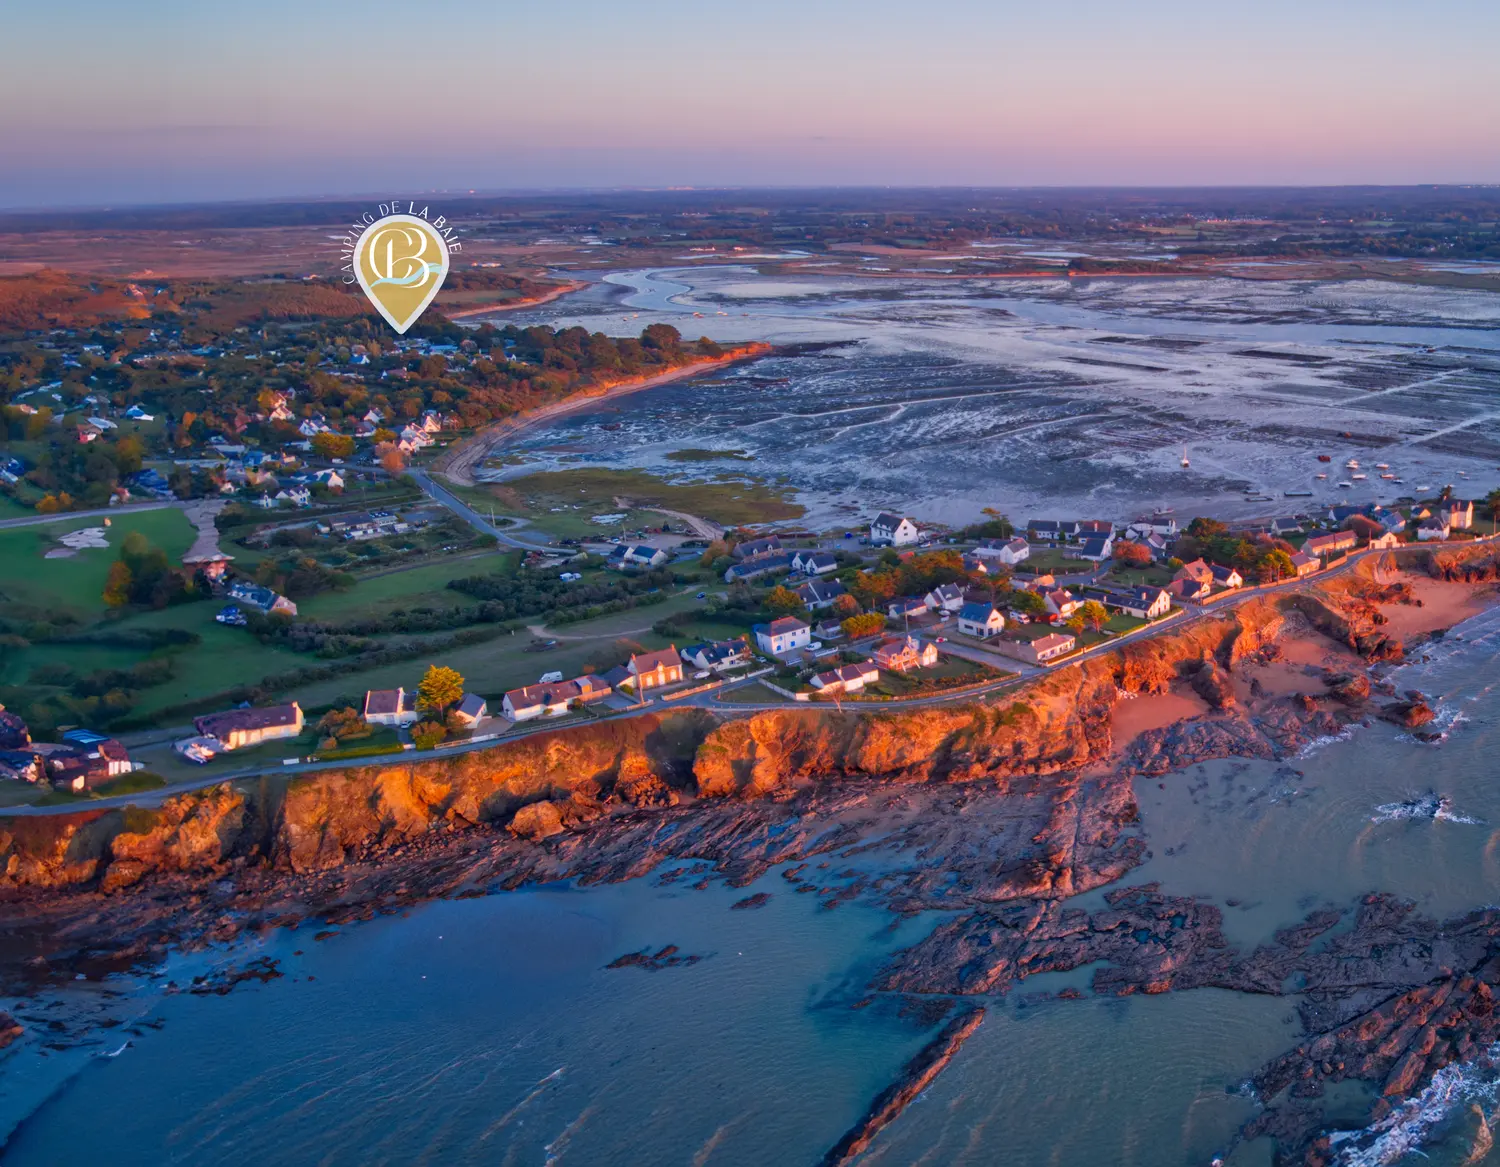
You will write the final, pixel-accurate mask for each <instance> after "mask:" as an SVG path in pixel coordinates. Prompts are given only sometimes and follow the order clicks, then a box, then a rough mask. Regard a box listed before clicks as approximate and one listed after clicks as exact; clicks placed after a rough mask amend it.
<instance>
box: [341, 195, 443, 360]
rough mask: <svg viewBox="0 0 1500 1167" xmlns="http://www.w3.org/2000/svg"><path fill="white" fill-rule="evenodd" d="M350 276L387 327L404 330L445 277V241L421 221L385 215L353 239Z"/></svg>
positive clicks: (421, 310)
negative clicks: (353, 276)
mask: <svg viewBox="0 0 1500 1167" xmlns="http://www.w3.org/2000/svg"><path fill="white" fill-rule="evenodd" d="M354 275H355V277H356V278H357V279H358V280H359V286H360V287H361V288H363V289H364V290H365V295H366V296H368V297H369V298H370V303H372V304H374V305H375V307H376V308H377V309H379V310H380V314H381V315H382V316H384V317H385V318H386V320H387V321H388V322H389V323H390V326H391V327H392V328H394V329H395V330H396V331H397V332H398V333H400V332H405V331H406V330H407V329H408V328H410V327H411V326H412V325H413V324H415V323H416V320H417V317H419V316H421V315H422V313H423V311H425V310H426V308H427V305H429V304H431V303H432V299H433V297H434V296H436V295H437V294H438V290H439V289H440V288H441V287H442V286H443V280H444V279H446V278H447V276H448V244H447V243H446V242H444V240H443V237H442V236H441V235H439V234H438V233H437V232H436V231H435V230H433V227H432V224H431V223H429V222H427V220H426V219H419V218H418V217H417V216H415V215H387V216H386V217H385V218H384V219H377V220H376V221H375V222H373V223H371V224H370V225H369V226H368V227H366V228H365V231H364V234H363V235H361V236H360V237H359V243H358V244H357V245H356V246H355V249H354Z"/></svg>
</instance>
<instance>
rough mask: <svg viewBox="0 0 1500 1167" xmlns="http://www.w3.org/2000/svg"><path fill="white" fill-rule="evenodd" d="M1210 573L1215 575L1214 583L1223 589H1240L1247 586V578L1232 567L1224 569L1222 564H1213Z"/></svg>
mask: <svg viewBox="0 0 1500 1167" xmlns="http://www.w3.org/2000/svg"><path fill="white" fill-rule="evenodd" d="M1209 571H1210V572H1212V573H1213V581H1214V583H1215V584H1216V585H1218V586H1219V587H1221V588H1239V587H1244V586H1245V577H1244V576H1242V575H1241V574H1240V573H1239V572H1238V571H1236V570H1235V569H1234V568H1232V567H1223V566H1221V565H1220V564H1217V563H1215V564H1212V565H1210V567H1209Z"/></svg>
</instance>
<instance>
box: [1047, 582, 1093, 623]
mask: <svg viewBox="0 0 1500 1167" xmlns="http://www.w3.org/2000/svg"><path fill="white" fill-rule="evenodd" d="M1042 598H1043V600H1044V601H1045V602H1046V605H1047V611H1048V612H1049V613H1050V614H1051V615H1053V616H1056V617H1057V618H1058V619H1060V620H1066V619H1067V618H1068V617H1069V616H1071V615H1072V614H1073V613H1074V612H1076V611H1078V609H1079V608H1081V607H1083V604H1082V603H1081V602H1080V601H1079V599H1078V597H1077V596H1075V595H1074V594H1073V593H1072V592H1070V591H1068V589H1067V588H1057V589H1055V590H1054V591H1050V592H1048V593H1047V594H1046V595H1045V596H1043V597H1042Z"/></svg>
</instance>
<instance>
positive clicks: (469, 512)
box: [407, 469, 558, 552]
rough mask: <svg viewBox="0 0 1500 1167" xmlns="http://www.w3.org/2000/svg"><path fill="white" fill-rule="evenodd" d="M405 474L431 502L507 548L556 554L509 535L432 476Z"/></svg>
mask: <svg viewBox="0 0 1500 1167" xmlns="http://www.w3.org/2000/svg"><path fill="white" fill-rule="evenodd" d="M407 473H408V474H410V475H411V476H412V479H413V481H415V482H416V484H417V485H418V486H420V487H421V488H422V493H423V494H425V495H426V496H427V497H428V498H430V499H432V501H433V502H435V503H440V504H441V505H443V506H445V507H447V508H448V509H449V510H450V511H452V512H453V513H454V514H456V515H457V516H458V517H459V518H461V519H463V520H464V522H466V523H468V524H469V525H470V526H471V527H474V528H476V529H478V530H480V531H483V532H484V533H485V534H487V535H493V536H495V538H496V539H498V540H500V542H502V543H504V544H505V545H506V546H507V547H519V548H521V549H522V550H523V551H552V552H556V551H557V550H558V548H556V547H552V546H549V545H548V544H546V543H532V542H528V541H527V540H525V539H517V538H516V537H515V536H514V535H512V534H510V533H509V532H508V531H507V530H506V528H504V527H497V526H496V525H495V524H494V523H492V522H490V521H489V520H488V519H487V518H485V517H484V516H483V515H481V514H480V513H479V512H478V511H476V510H475V509H474V508H473V507H471V506H469V505H468V504H467V503H465V502H463V501H462V500H461V499H459V498H458V497H457V496H456V495H454V494H453V493H452V492H451V491H449V490H447V489H445V488H444V487H441V486H439V485H438V484H437V483H436V482H434V481H433V480H432V476H431V475H430V474H428V473H427V471H425V470H416V469H412V470H408V471H407ZM511 529H512V530H514V527H512V528H511Z"/></svg>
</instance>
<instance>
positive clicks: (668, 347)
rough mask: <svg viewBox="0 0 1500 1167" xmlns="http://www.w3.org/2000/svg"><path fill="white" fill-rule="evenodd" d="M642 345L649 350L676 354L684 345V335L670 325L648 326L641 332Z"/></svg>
mask: <svg viewBox="0 0 1500 1167" xmlns="http://www.w3.org/2000/svg"><path fill="white" fill-rule="evenodd" d="M641 343H642V344H643V345H645V346H646V347H647V348H654V349H660V350H662V351H664V352H675V351H676V350H677V348H678V346H680V345H681V344H682V333H680V332H678V331H677V330H676V329H675V328H673V327H672V326H671V325H670V324H648V325H646V327H645V328H644V329H643V330H642V331H641Z"/></svg>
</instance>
